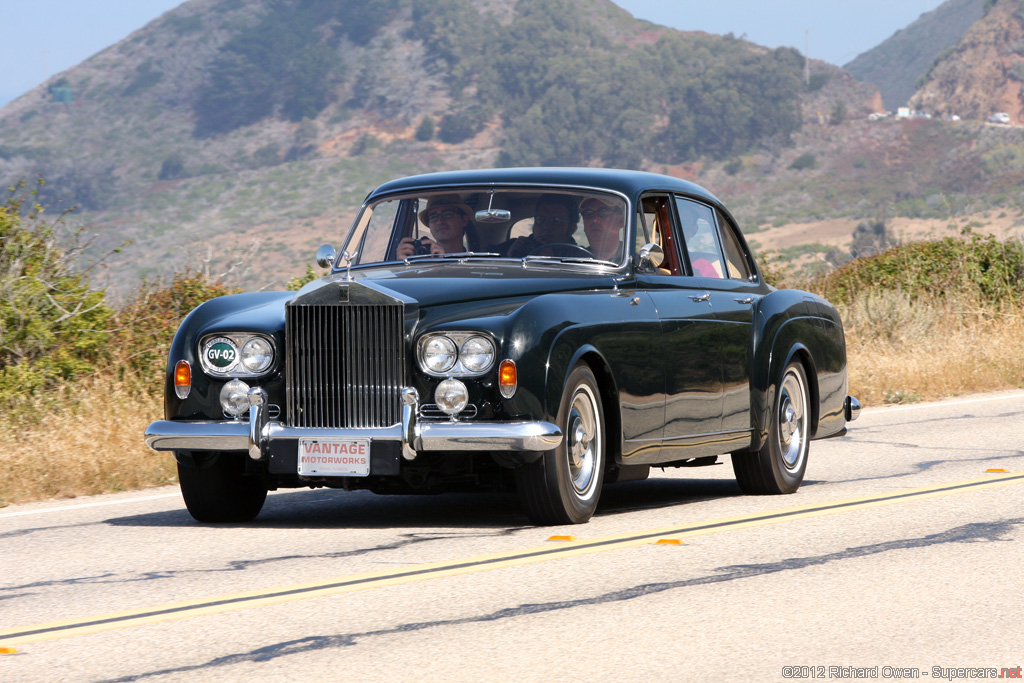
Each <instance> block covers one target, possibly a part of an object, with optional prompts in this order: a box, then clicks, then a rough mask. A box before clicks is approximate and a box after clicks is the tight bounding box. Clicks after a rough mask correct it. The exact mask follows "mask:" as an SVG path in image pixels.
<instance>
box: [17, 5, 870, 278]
mask: <svg viewBox="0 0 1024 683" xmlns="http://www.w3.org/2000/svg"><path fill="white" fill-rule="evenodd" d="M803 66H804V65H803V60H802V58H801V57H800V55H799V54H798V53H797V52H796V51H795V50H792V49H789V48H784V49H782V48H780V49H775V50H771V49H767V48H764V47H761V46H758V45H754V44H752V43H749V42H747V41H745V40H741V39H737V38H734V37H732V36H724V37H723V36H712V35H708V34H705V33H700V32H693V33H685V32H680V31H675V30H672V29H668V28H665V27H661V26H656V25H654V24H651V23H649V22H645V21H639V20H635V19H633V18H632V17H631V16H630V15H629V14H628V13H626V12H625V11H623V10H621V9H619V8H618V7H617V6H615V5H614V4H612V3H611V2H609V1H608V0H518V1H515V0H430V1H427V0H416V1H413V2H410V1H407V0H190V1H189V2H186V3H184V4H183V5H181V6H179V7H177V8H176V9H174V10H172V11H170V12H168V13H166V14H165V15H163V16H162V17H160V18H159V19H157V20H155V21H153V22H151V23H150V24H148V25H147V26H145V27H143V28H142V29H140V30H138V31H136V32H135V33H133V34H132V35H130V36H128V37H127V38H126V39H125V40H123V41H121V42H120V43H118V44H116V45H113V46H111V47H109V48H107V49H106V50H103V51H102V52H100V53H98V54H97V55H95V56H93V57H92V58H90V59H88V60H86V61H85V62H83V63H81V64H79V65H78V66H76V67H74V68H72V69H69V70H68V71H66V72H64V73H62V74H58V75H57V76H55V77H54V78H53V79H51V80H50V81H49V82H47V83H45V84H43V85H41V86H39V87H37V88H36V89H34V90H32V91H30V92H29V93H27V94H26V95H24V96H22V97H21V98H19V99H17V100H15V101H14V102H12V103H10V104H8V105H7V106H6V107H4V108H3V109H2V110H0V180H3V181H5V182H12V181H14V180H16V179H18V178H33V177H34V176H35V175H37V174H42V175H43V176H44V177H45V179H46V181H47V184H46V186H45V187H44V189H43V192H42V194H41V196H40V200H41V201H42V203H44V204H51V205H54V206H59V205H62V204H63V205H67V204H69V203H71V204H75V205H77V206H78V207H79V208H78V213H77V216H78V219H79V220H80V221H82V222H85V223H88V224H90V225H92V226H93V229H94V231H95V235H96V241H95V244H94V250H95V252H96V253H100V252H102V251H104V250H106V249H112V248H115V247H117V245H118V244H120V243H121V242H122V241H124V240H126V239H127V240H132V241H133V244H132V245H131V246H130V247H128V248H127V249H124V250H123V251H121V252H120V253H118V254H115V255H113V256H112V257H111V259H110V260H109V261H108V263H109V264H110V266H111V268H110V269H109V270H108V273H109V274H110V277H111V278H113V281H112V283H113V284H115V285H117V286H118V287H120V288H122V289H124V288H126V287H127V288H129V289H130V288H131V287H132V286H133V284H132V283H133V282H136V281H137V278H138V277H139V276H142V277H147V278H156V277H161V276H165V275H167V274H169V273H171V272H173V271H175V270H180V269H182V268H183V267H192V268H199V269H203V270H208V271H210V272H211V273H212V274H214V275H217V274H221V273H224V272H227V271H233V272H234V275H235V276H240V275H241V276H242V277H243V280H244V282H245V283H246V285H247V286H250V287H262V286H280V285H281V283H282V282H283V281H285V280H287V279H288V278H289V277H292V276H294V275H296V274H297V273H299V272H301V269H302V266H303V264H304V263H307V262H308V261H310V260H311V254H312V253H313V252H314V251H315V249H316V247H317V246H318V245H319V244H320V243H322V242H324V241H330V242H334V243H338V242H339V241H340V240H341V238H342V236H343V235H344V233H345V231H346V230H347V227H348V224H349V223H350V221H351V219H352V218H353V217H354V214H355V212H356V211H357V209H358V207H359V204H360V201H361V199H362V197H363V196H364V195H365V193H366V192H367V191H368V190H369V189H371V188H372V187H373V186H374V185H376V184H378V183H380V182H382V181H384V180H388V179H390V178H393V177H395V176H399V175H406V174H411V173H418V172H425V171H432V170H439V169H454V168H467V167H486V166H493V165H607V166H619V167H632V168H641V167H660V166H666V165H668V166H671V165H678V164H685V163H691V162H696V161H697V160H699V159H711V160H714V159H718V160H727V159H730V158H734V157H736V156H737V155H741V154H744V153H747V152H749V151H750V150H753V149H756V148H758V147H759V146H765V145H768V146H770V147H779V146H785V145H788V144H790V143H791V139H792V135H793V134H794V133H796V132H798V131H799V129H800V127H801V125H802V123H803V119H804V117H805V114H806V111H805V110H806V106H807V102H808V101H810V100H808V99H807V98H808V97H811V98H814V97H817V98H821V97H826V98H827V97H828V94H829V93H831V92H833V90H835V89H836V88H839V90H835V92H840V91H841V90H842V89H843V88H845V91H849V93H856V94H853V95H849V102H848V104H849V106H850V111H851V112H863V113H866V112H867V111H870V109H871V107H872V105H871V104H870V100H871V98H872V97H874V91H873V89H871V88H870V87H869V86H868V87H864V86H860V85H858V84H856V83H855V82H853V81H852V79H851V80H849V82H845V84H844V82H843V81H842V79H839V78H835V79H832V78H830V77H827V76H824V75H822V77H820V78H818V79H817V80H816V82H815V84H814V87H813V88H812V89H811V90H812V92H808V88H807V86H805V84H804V83H803V82H802V79H801V77H802V72H803ZM814 68H815V69H816V70H817V69H819V68H821V69H825V70H827V69H828V67H827V65H823V64H821V63H815V64H814ZM827 106H832V105H831V102H828V103H827ZM255 249H258V256H255V257H254V256H252V253H253V251H254V250H255ZM257 263H258V264H259V265H258V266H257V265H256V264H257ZM243 271H244V273H243Z"/></svg>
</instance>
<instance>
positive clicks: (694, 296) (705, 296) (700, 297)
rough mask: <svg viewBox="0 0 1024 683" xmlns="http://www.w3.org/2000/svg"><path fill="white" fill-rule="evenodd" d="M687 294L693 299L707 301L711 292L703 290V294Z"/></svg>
mask: <svg viewBox="0 0 1024 683" xmlns="http://www.w3.org/2000/svg"><path fill="white" fill-rule="evenodd" d="M688 296H689V297H690V298H691V299H692V300H694V301H708V300H710V299H711V292H704V293H703V294H690V295H688Z"/></svg>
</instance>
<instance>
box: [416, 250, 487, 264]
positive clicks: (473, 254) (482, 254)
mask: <svg viewBox="0 0 1024 683" xmlns="http://www.w3.org/2000/svg"><path fill="white" fill-rule="evenodd" d="M500 256H501V254H496V253H494V252H493V251H460V252H457V253H453V254H416V255H414V256H406V257H405V258H404V259H403V260H404V261H405V263H412V262H413V261H425V260H427V259H435V258H440V259H453V258H454V259H467V258H478V257H479V258H496V257H500Z"/></svg>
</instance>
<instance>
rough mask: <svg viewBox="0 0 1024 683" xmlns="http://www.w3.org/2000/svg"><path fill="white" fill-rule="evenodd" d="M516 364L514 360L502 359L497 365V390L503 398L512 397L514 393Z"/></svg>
mask: <svg viewBox="0 0 1024 683" xmlns="http://www.w3.org/2000/svg"><path fill="white" fill-rule="evenodd" d="M517 381H518V379H517V378H516V364H515V361H511V360H503V361H501V365H499V366H498V390H499V391H501V395H502V396H504V397H505V398H512V395H513V394H515V393H516V383H517Z"/></svg>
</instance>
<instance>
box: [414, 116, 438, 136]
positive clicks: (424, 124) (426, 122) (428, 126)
mask: <svg viewBox="0 0 1024 683" xmlns="http://www.w3.org/2000/svg"><path fill="white" fill-rule="evenodd" d="M433 137H434V119H432V118H430V117H429V116H424V117H423V119H422V120H421V121H420V125H418V126H417V127H416V139H417V140H419V141H420V142H426V141H427V140H430V139H432V138H433Z"/></svg>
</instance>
